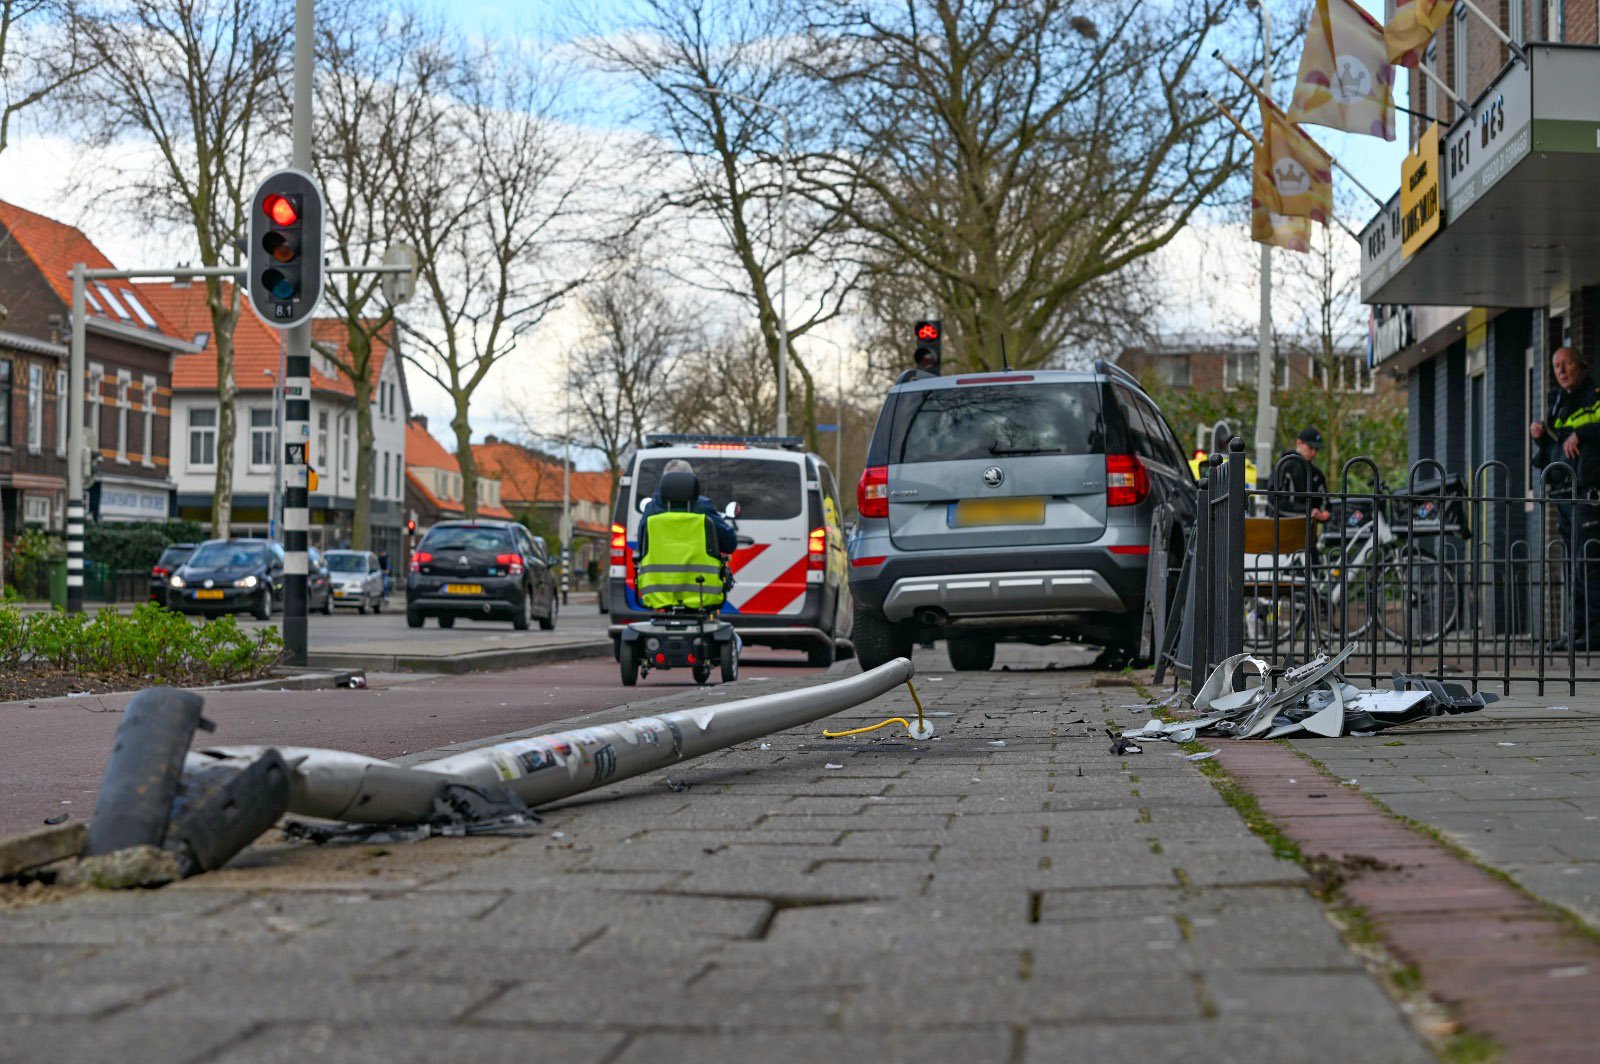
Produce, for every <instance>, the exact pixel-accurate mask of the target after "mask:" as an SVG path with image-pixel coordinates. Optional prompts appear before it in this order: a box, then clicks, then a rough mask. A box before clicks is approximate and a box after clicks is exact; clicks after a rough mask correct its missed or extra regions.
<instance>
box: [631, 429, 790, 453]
mask: <svg viewBox="0 0 1600 1064" xmlns="http://www.w3.org/2000/svg"><path fill="white" fill-rule="evenodd" d="M644 445H645V446H646V447H698V448H700V449H701V450H730V451H731V450H744V449H748V448H751V447H777V448H782V449H784V450H790V451H798V450H803V449H804V448H805V445H806V441H805V437H804V436H714V435H708V434H705V433H695V432H683V433H677V432H661V433H652V434H650V435H648V436H646V437H645V438H644Z"/></svg>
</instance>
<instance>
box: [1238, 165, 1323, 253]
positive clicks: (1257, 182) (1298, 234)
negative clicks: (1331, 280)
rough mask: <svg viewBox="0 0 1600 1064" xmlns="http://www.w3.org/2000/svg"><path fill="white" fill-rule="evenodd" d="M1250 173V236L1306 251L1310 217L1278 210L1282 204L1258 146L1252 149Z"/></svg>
mask: <svg viewBox="0 0 1600 1064" xmlns="http://www.w3.org/2000/svg"><path fill="white" fill-rule="evenodd" d="M1251 176H1252V181H1251V187H1250V239H1251V240H1254V241H1255V242H1256V243H1258V244H1271V245H1272V246H1273V247H1280V248H1288V249H1289V250H1290V251H1301V252H1308V251H1310V250H1311V219H1310V218H1291V217H1290V216H1288V215H1287V214H1284V213H1283V212H1282V206H1283V204H1282V201H1281V200H1280V199H1279V197H1278V189H1277V186H1275V185H1274V184H1273V183H1272V174H1271V172H1270V171H1269V169H1268V167H1267V153H1266V152H1265V151H1263V150H1262V149H1260V148H1257V149H1256V152H1255V163H1254V166H1253V167H1252V175H1251Z"/></svg>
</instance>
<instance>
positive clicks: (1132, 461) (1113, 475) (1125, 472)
mask: <svg viewBox="0 0 1600 1064" xmlns="http://www.w3.org/2000/svg"><path fill="white" fill-rule="evenodd" d="M1149 496H1150V474H1148V473H1146V472H1145V469H1144V463H1143V462H1141V461H1139V457H1138V456H1137V455H1132V454H1108V455H1106V505H1107V506H1137V505H1139V504H1140V503H1141V502H1144V501H1145V499H1147V498H1149Z"/></svg>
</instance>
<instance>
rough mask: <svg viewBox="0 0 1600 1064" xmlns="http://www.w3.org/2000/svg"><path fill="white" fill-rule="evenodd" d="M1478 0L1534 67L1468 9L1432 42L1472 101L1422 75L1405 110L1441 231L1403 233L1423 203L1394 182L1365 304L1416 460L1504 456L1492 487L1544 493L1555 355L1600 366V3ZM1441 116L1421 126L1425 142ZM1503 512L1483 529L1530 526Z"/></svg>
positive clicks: (1478, 462) (1450, 465) (1380, 222)
mask: <svg viewBox="0 0 1600 1064" xmlns="http://www.w3.org/2000/svg"><path fill="white" fill-rule="evenodd" d="M1478 7H1479V8H1480V9H1482V10H1483V11H1484V12H1485V13H1486V14H1488V15H1489V16H1491V17H1493V18H1494V19H1496V20H1497V22H1498V25H1499V26H1500V27H1501V28H1503V29H1504V30H1506V32H1507V33H1508V34H1509V35H1510V36H1511V37H1512V38H1513V39H1514V40H1515V41H1517V42H1518V43H1519V44H1521V45H1522V46H1523V48H1524V51H1525V53H1526V59H1525V60H1524V59H1523V58H1520V57H1518V56H1517V55H1516V54H1515V53H1514V52H1513V51H1512V49H1510V48H1508V47H1506V46H1505V45H1503V44H1502V43H1501V42H1500V41H1499V39H1498V38H1497V37H1496V35H1495V34H1494V33H1493V32H1492V31H1491V29H1490V28H1489V27H1488V26H1487V25H1485V24H1484V23H1483V22H1482V21H1481V20H1480V19H1478V18H1477V17H1476V16H1474V15H1473V14H1471V13H1470V12H1468V11H1467V10H1466V8H1465V7H1464V6H1463V5H1460V4H1457V5H1456V8H1455V11H1454V13H1453V15H1452V17H1451V19H1450V20H1449V23H1448V24H1447V25H1446V26H1445V27H1444V28H1443V29H1441V31H1440V32H1439V33H1438V34H1437V35H1436V36H1435V38H1434V40H1433V41H1432V42H1430V44H1429V46H1428V49H1427V57H1428V62H1429V64H1430V65H1431V66H1432V67H1433V69H1434V70H1435V71H1436V72H1437V74H1438V75H1439V77H1440V79H1441V80H1442V81H1443V82H1444V83H1445V84H1446V85H1448V86H1449V87H1450V89H1451V90H1452V92H1453V93H1454V94H1455V95H1457V96H1459V97H1461V98H1462V99H1463V100H1464V101H1465V106H1460V105H1458V104H1457V103H1455V102H1454V101H1452V100H1451V98H1450V94H1449V93H1446V92H1445V91H1444V90H1442V89H1441V88H1439V87H1438V86H1436V85H1433V84H1431V83H1428V82H1425V81H1424V80H1423V79H1422V78H1421V77H1419V76H1417V75H1413V76H1412V84H1413V88H1412V91H1411V103H1410V106H1412V107H1415V108H1417V109H1419V110H1421V111H1423V112H1424V113H1426V114H1430V115H1434V116H1436V117H1437V118H1438V119H1439V127H1440V129H1439V156H1438V162H1437V166H1436V167H1435V168H1434V169H1435V177H1434V180H1436V181H1437V203H1438V217H1439V221H1440V225H1439V228H1438V231H1437V233H1435V234H1433V235H1431V236H1429V235H1428V234H1427V231H1426V230H1420V231H1418V230H1411V232H1412V236H1411V239H1410V241H1409V242H1408V241H1407V240H1406V234H1407V228H1408V227H1407V225H1406V223H1405V220H1404V214H1405V210H1406V209H1407V207H1408V206H1410V207H1412V208H1415V207H1416V204H1415V203H1412V204H1409V205H1408V204H1403V203H1402V202H1401V193H1400V192H1397V193H1396V194H1395V196H1394V198H1392V199H1391V200H1390V201H1389V203H1388V204H1387V205H1386V206H1385V207H1384V208H1383V209H1382V210H1381V211H1379V212H1378V214H1377V216H1376V217H1374V218H1373V219H1372V221H1371V222H1370V223H1368V225H1367V226H1366V228H1365V229H1364V230H1363V232H1362V234H1361V297H1362V301H1363V302H1365V303H1368V304H1371V305H1372V307H1373V313H1372V329H1371V332H1372V337H1373V361H1374V363H1375V364H1376V365H1378V366H1381V367H1382V368H1383V369H1384V370H1386V371H1392V372H1395V373H1397V374H1400V375H1403V376H1404V377H1405V378H1406V379H1407V387H1408V401H1409V404H1410V417H1409V425H1410V429H1409V436H1410V438H1409V452H1410V457H1411V459H1412V460H1413V461H1415V460H1419V459H1429V460H1433V461H1437V462H1439V463H1440V464H1442V465H1443V466H1444V467H1445V468H1446V469H1447V470H1448V471H1450V472H1456V473H1467V472H1469V471H1471V470H1473V469H1477V468H1479V467H1482V466H1484V465H1485V464H1486V463H1490V462H1501V463H1504V468H1505V473H1504V474H1501V473H1498V472H1496V473H1495V474H1494V475H1495V477H1496V483H1495V484H1493V485H1491V487H1492V488H1493V489H1494V491H1495V492H1496V493H1497V494H1509V495H1512V496H1517V495H1521V494H1523V493H1524V492H1526V491H1529V490H1530V488H1531V487H1532V478H1531V476H1530V468H1529V457H1530V453H1531V451H1530V440H1529V437H1528V424H1529V422H1531V421H1534V420H1538V419H1540V418H1542V417H1543V416H1545V411H1544V409H1543V406H1544V399H1545V393H1546V390H1547V389H1548V388H1549V387H1550V384H1551V381H1550V379H1549V359H1550V354H1551V352H1552V351H1554V350H1555V348H1557V347H1559V346H1561V345H1563V344H1570V345H1572V346H1573V347H1575V348H1577V349H1578V350H1579V351H1580V352H1581V353H1582V354H1583V355H1585V356H1586V357H1587V358H1588V360H1589V362H1590V363H1591V364H1593V365H1600V197H1596V196H1595V195H1594V192H1593V189H1594V188H1595V183H1596V180H1597V179H1600V136H1597V133H1600V47H1597V46H1600V25H1597V15H1600V11H1597V5H1596V4H1595V3H1594V2H1593V0H1485V2H1480V3H1479V4H1478ZM1429 126H1430V124H1429V123H1427V122H1424V121H1423V120H1421V119H1413V120H1412V121H1411V124H1410V135H1411V140H1412V144H1413V146H1414V147H1415V145H1416V144H1417V143H1418V140H1419V138H1420V137H1421V136H1422V134H1423V132H1424V131H1425V130H1426V129H1428V128H1429ZM1395 176H1396V180H1397V183H1398V179H1399V176H1400V175H1399V174H1396V175H1395ZM1416 217H1422V216H1420V215H1418V216H1416ZM1505 477H1508V478H1509V483H1505V484H1503V485H1502V484H1500V483H1499V482H1498V481H1499V480H1500V479H1503V478H1505ZM1491 509H1492V510H1494V512H1493V513H1492V514H1491V515H1489V516H1488V518H1486V522H1485V523H1486V525H1487V526H1489V527H1488V528H1487V529H1486V530H1485V532H1486V533H1487V534H1489V535H1491V536H1493V537H1495V538H1497V539H1500V540H1501V541H1503V542H1504V541H1507V537H1509V540H1516V539H1520V538H1522V537H1524V536H1526V535H1528V534H1529V533H1531V532H1534V530H1532V529H1527V528H1524V527H1523V525H1524V517H1523V511H1522V510H1521V508H1511V509H1507V510H1504V511H1502V510H1501V509H1500V508H1491ZM1533 538H1539V537H1537V536H1534V537H1533Z"/></svg>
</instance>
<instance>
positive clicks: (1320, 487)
mask: <svg viewBox="0 0 1600 1064" xmlns="http://www.w3.org/2000/svg"><path fill="white" fill-rule="evenodd" d="M1320 450H1322V433H1320V432H1318V431H1317V430H1316V429H1314V428H1313V429H1303V430H1301V432H1300V435H1298V436H1296V437H1295V440H1294V450H1292V451H1284V452H1283V455H1282V457H1280V458H1279V459H1278V463H1277V465H1275V466H1273V468H1272V490H1273V491H1274V492H1275V493H1281V494H1274V495H1273V499H1272V501H1273V507H1274V509H1276V511H1277V512H1278V513H1280V514H1284V515H1286V516H1288V515H1293V516H1299V515H1300V514H1306V515H1309V516H1311V517H1314V518H1316V519H1317V520H1318V521H1326V520H1327V519H1328V516H1329V514H1328V508H1327V507H1328V478H1327V477H1326V476H1325V475H1324V474H1323V472H1322V470H1321V469H1319V468H1317V452H1318V451H1320Z"/></svg>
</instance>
